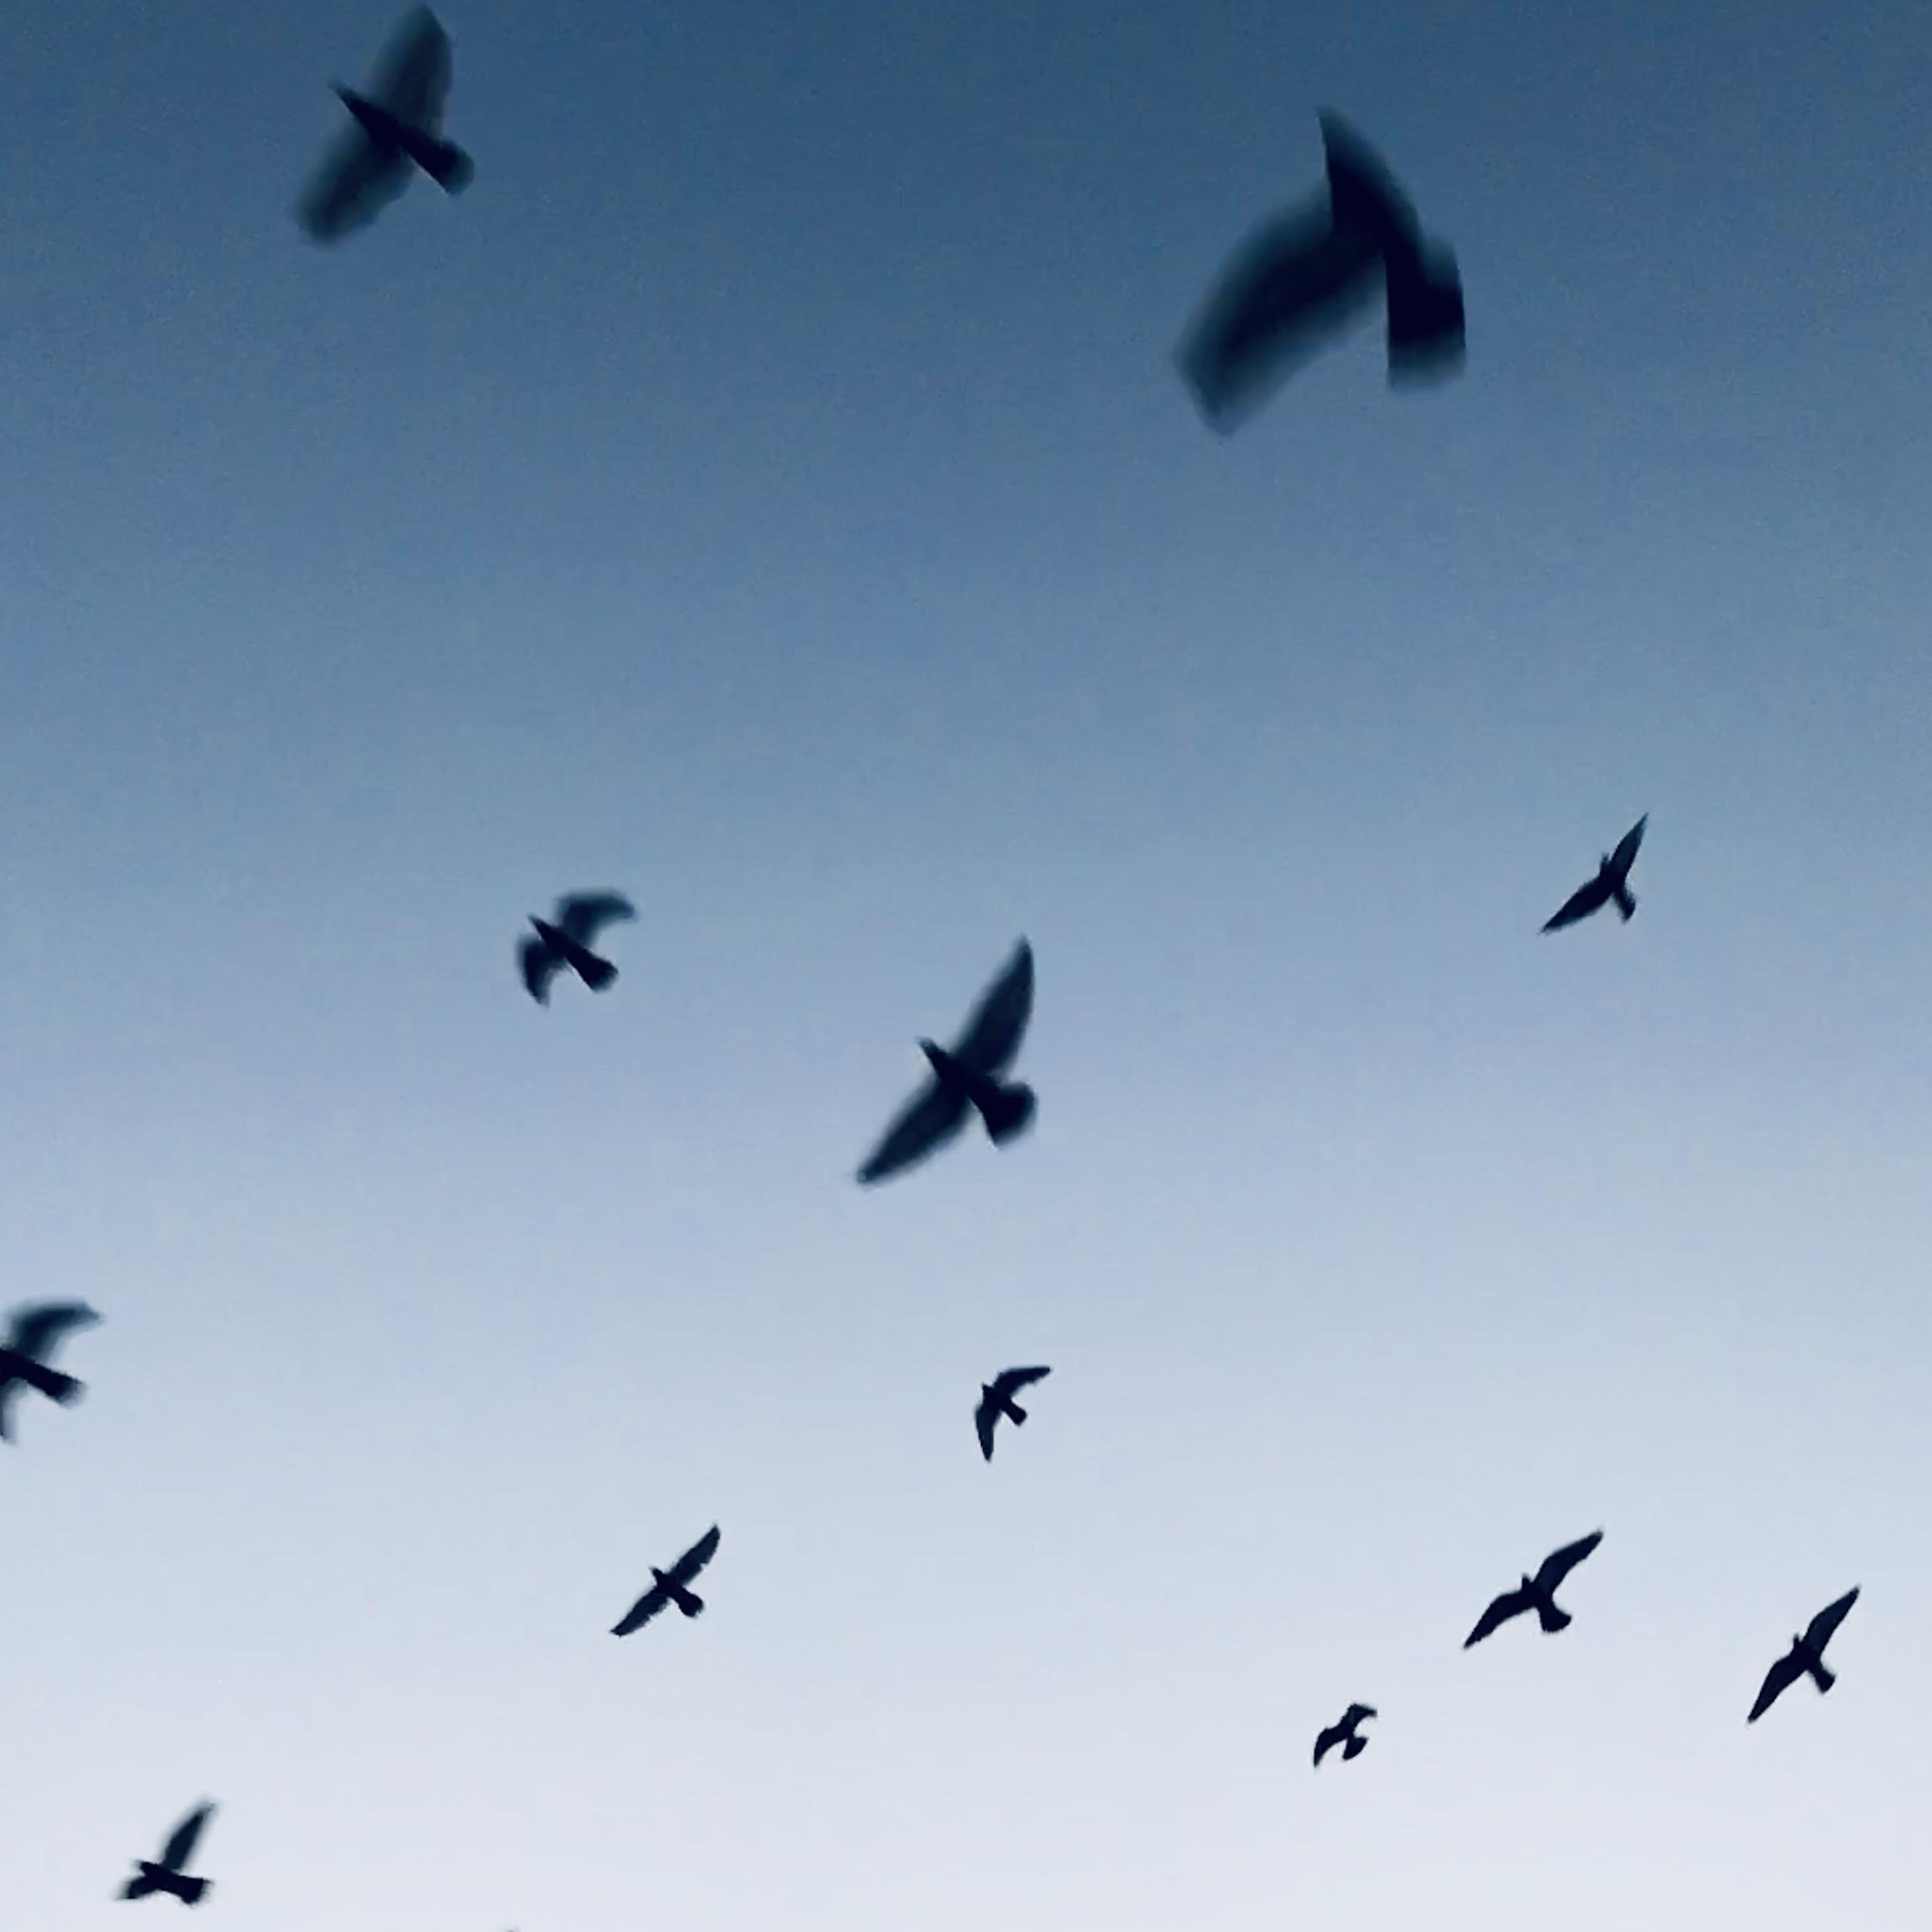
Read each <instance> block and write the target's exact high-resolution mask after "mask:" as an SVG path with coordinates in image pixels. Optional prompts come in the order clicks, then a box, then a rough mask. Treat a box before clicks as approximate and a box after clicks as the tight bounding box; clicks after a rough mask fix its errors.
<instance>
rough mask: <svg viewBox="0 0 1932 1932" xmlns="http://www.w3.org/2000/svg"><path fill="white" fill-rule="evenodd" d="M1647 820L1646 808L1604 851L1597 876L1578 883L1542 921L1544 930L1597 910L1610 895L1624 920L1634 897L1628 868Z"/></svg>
mask: <svg viewBox="0 0 1932 1932" xmlns="http://www.w3.org/2000/svg"><path fill="white" fill-rule="evenodd" d="M1649 823H1650V814H1649V812H1647V811H1646V813H1645V814H1644V815H1643V817H1641V818H1640V819H1639V820H1637V823H1635V824H1634V825H1633V826H1631V829H1629V830H1628V832H1625V834H1624V835H1623V836H1622V838H1619V840H1618V841H1617V849H1616V850H1615V851H1614V852H1606V853H1604V857H1603V862H1602V863H1601V865H1598V868H1597V876H1596V877H1595V878H1594V879H1592V880H1590V882H1589V883H1588V884H1587V885H1582V886H1578V887H1577V889H1576V890H1575V891H1574V892H1572V893H1571V895H1570V896H1569V897H1568V898H1567V899H1565V901H1563V903H1562V905H1561V906H1559V907H1558V908H1557V910H1556V913H1554V915H1553V916H1552V917H1551V918H1550V919H1548V920H1547V921H1546V922H1545V923H1544V928H1543V929H1544V932H1562V929H1564V927H1565V926H1574V925H1575V924H1576V923H1577V921H1578V920H1579V919H1588V918H1589V916H1590V915H1591V913H1593V912H1601V911H1602V910H1603V909H1604V907H1605V906H1607V905H1608V904H1610V902H1611V901H1612V900H1613V899H1614V900H1615V901H1616V907H1617V910H1618V911H1619V913H1622V915H1623V916H1624V919H1625V922H1626V923H1628V921H1629V919H1630V917H1631V914H1632V913H1634V912H1635V911H1636V910H1637V897H1636V895H1635V894H1634V893H1633V892H1631V889H1630V870H1631V866H1633V865H1635V864H1636V863H1637V847H1639V846H1640V845H1641V844H1643V828H1644V827H1645V826H1646V825H1648V824H1649Z"/></svg>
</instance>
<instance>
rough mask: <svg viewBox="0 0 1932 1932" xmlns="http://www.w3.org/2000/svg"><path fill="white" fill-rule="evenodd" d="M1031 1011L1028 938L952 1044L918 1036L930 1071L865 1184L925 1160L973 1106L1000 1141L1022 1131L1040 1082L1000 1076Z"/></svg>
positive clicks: (875, 1155) (865, 1173) (871, 1163)
mask: <svg viewBox="0 0 1932 1932" xmlns="http://www.w3.org/2000/svg"><path fill="white" fill-rule="evenodd" d="M1032 1015H1033V948H1032V947H1031V946H1029V945H1028V944H1027V942H1026V941H1025V940H1024V939H1022V941H1020V943H1019V945H1018V946H1017V947H1015V949H1014V950H1013V958H1012V959H1010V960H1009V961H1008V962H1007V965H1006V966H1005V968H1004V970H1003V971H1001V974H1000V977H998V979H997V980H995V981H994V982H993V983H992V986H989V988H988V989H986V992H985V994H984V995H983V996H982V997H981V998H980V1004H979V1006H978V1007H977V1010H975V1011H974V1014H973V1016H972V1018H971V1019H970V1020H968V1022H967V1023H966V1031H965V1033H963V1034H962V1035H961V1036H960V1037H959V1040H958V1041H957V1042H956V1043H955V1045H954V1046H953V1049H952V1050H951V1051H950V1052H948V1051H947V1049H944V1048H943V1047H940V1046H935V1045H934V1044H933V1043H932V1041H931V1040H921V1041H920V1042H919V1051H920V1052H922V1053H923V1054H924V1055H926V1064H927V1065H928V1066H929V1067H931V1068H932V1079H930V1080H929V1082H927V1083H926V1085H925V1086H924V1087H923V1088H921V1089H920V1090H919V1092H918V1093H917V1094H915V1095H914V1096H913V1098H912V1100H910V1102H908V1103H907V1106H906V1107H905V1109H904V1112H901V1114H900V1115H899V1117H898V1119H897V1120H895V1121H894V1122H893V1123H892V1125H891V1127H889V1128H888V1129H887V1130H886V1136H885V1138H884V1139H883V1140H882V1141H880V1143H879V1145H877V1147H876V1148H874V1149H873V1151H872V1153H871V1157H870V1158H869V1159H868V1160H867V1161H866V1163H865V1166H863V1167H862V1168H860V1169H859V1181H860V1183H861V1184H862V1185H863V1186H866V1187H870V1186H871V1184H873V1183H874V1181H884V1180H886V1179H887V1178H889V1177H890V1176H891V1175H895V1174H901V1173H903V1172H904V1171H905V1169H907V1168H909V1167H911V1166H915V1165H916V1163H919V1162H920V1161H922V1160H925V1159H926V1157H927V1156H928V1155H929V1154H932V1153H934V1152H935V1151H937V1150H938V1148H941V1147H943V1146H944V1145H945V1144H946V1143H947V1142H948V1141H950V1139H952V1138H953V1136H954V1135H956V1133H959V1130H960V1129H961V1128H962V1127H964V1126H965V1124H966V1118H967V1116H968V1114H969V1113H970V1112H972V1111H973V1110H974V1109H977V1110H978V1112H979V1115H980V1118H981V1119H982V1120H983V1121H985V1122H986V1133H987V1137H988V1138H989V1139H990V1140H991V1141H992V1143H993V1145H995V1147H1004V1146H1005V1145H1006V1144H1007V1142H1008V1141H1010V1140H1011V1139H1013V1138H1014V1137H1015V1136H1016V1135H1018V1134H1020V1133H1024V1132H1025V1130H1026V1128H1027V1127H1028V1125H1029V1124H1031V1121H1032V1119H1033V1117H1034V1108H1035V1106H1036V1104H1037V1103H1036V1101H1035V1098H1034V1091H1033V1089H1032V1088H1031V1087H1028V1086H1027V1085H1025V1083H1024V1082H1019V1081H1013V1082H1007V1081H1004V1080H1002V1079H1001V1077H1000V1076H1001V1075H1002V1074H1003V1073H1005V1071H1006V1070H1007V1067H1010V1065H1011V1064H1013V1057H1014V1056H1015V1055H1016V1054H1017V1053H1018V1052H1019V1046H1020V1041H1021V1040H1022V1037H1024V1036H1025V1033H1026V1029H1027V1022H1028V1019H1031V1017H1032Z"/></svg>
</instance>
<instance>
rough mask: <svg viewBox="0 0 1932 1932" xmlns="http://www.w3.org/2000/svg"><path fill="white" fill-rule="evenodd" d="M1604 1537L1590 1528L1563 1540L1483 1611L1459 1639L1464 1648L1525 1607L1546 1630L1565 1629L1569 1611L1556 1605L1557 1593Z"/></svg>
mask: <svg viewBox="0 0 1932 1932" xmlns="http://www.w3.org/2000/svg"><path fill="white" fill-rule="evenodd" d="M1603 1540H1604V1532H1602V1531H1601V1529H1597V1530H1592V1532H1590V1534H1589V1535H1588V1536H1586V1537H1584V1538H1583V1539H1582V1540H1581V1541H1579V1542H1576V1543H1566V1544H1565V1545H1564V1546H1563V1547H1562V1549H1561V1550H1558V1551H1557V1552H1556V1554H1555V1555H1554V1556H1546V1557H1545V1558H1544V1559H1543V1565H1542V1568H1541V1569H1539V1570H1538V1571H1537V1573H1536V1574H1535V1576H1534V1577H1525V1578H1524V1579H1523V1581H1522V1583H1520V1584H1519V1585H1518V1586H1517V1587H1516V1589H1514V1590H1505V1592H1503V1594H1502V1595H1501V1596H1500V1597H1499V1598H1497V1599H1496V1601H1495V1602H1494V1603H1493V1604H1491V1605H1490V1607H1489V1608H1488V1609H1487V1610H1485V1611H1484V1613H1483V1614H1482V1616H1481V1619H1480V1620H1479V1621H1478V1623H1477V1625H1476V1628H1475V1629H1474V1630H1472V1631H1471V1632H1470V1633H1469V1635H1468V1636H1467V1637H1465V1638H1464V1639H1463V1649H1465V1650H1467V1649H1469V1646H1470V1645H1472V1643H1481V1642H1482V1640H1484V1637H1487V1636H1488V1635H1489V1634H1490V1632H1491V1631H1493V1630H1495V1629H1497V1628H1499V1626H1501V1625H1504V1624H1506V1623H1508V1622H1509V1620H1510V1619H1511V1618H1512V1617H1520V1616H1523V1613H1525V1612H1526V1611H1528V1610H1534V1611H1535V1613H1536V1616H1537V1621H1538V1622H1539V1623H1541V1625H1542V1626H1543V1628H1544V1630H1545V1631H1560V1630H1566V1629H1568V1628H1569V1624H1570V1613H1569V1612H1568V1610H1559V1609H1558V1608H1557V1607H1556V1592H1557V1591H1558V1589H1559V1588H1561V1586H1562V1582H1563V1580H1564V1578H1565V1577H1567V1576H1568V1575H1569V1574H1570V1573H1571V1571H1573V1570H1574V1569H1575V1568H1576V1567H1577V1565H1578V1564H1580V1562H1583V1559H1584V1558H1585V1557H1586V1556H1589V1553H1590V1552H1591V1551H1592V1550H1594V1549H1595V1548H1596V1547H1597V1545H1598V1544H1600V1543H1601V1542H1602V1541H1603Z"/></svg>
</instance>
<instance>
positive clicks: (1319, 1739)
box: [1315, 1724, 1349, 1769]
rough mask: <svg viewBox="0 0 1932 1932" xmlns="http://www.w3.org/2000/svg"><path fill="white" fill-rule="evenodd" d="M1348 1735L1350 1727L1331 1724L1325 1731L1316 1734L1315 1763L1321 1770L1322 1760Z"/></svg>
mask: <svg viewBox="0 0 1932 1932" xmlns="http://www.w3.org/2000/svg"><path fill="white" fill-rule="evenodd" d="M1348 1735H1349V1727H1348V1726H1347V1725H1346V1724H1331V1725H1330V1726H1329V1727H1328V1729H1327V1730H1325V1731H1322V1732H1319V1733H1317V1734H1316V1739H1315V1763H1316V1768H1317V1769H1319V1768H1320V1766H1321V1763H1322V1760H1323V1759H1324V1758H1325V1757H1327V1756H1328V1754H1329V1753H1330V1752H1331V1751H1333V1750H1334V1748H1335V1747H1336V1746H1337V1745H1339V1744H1340V1742H1342V1740H1343V1739H1344V1738H1346V1736H1348Z"/></svg>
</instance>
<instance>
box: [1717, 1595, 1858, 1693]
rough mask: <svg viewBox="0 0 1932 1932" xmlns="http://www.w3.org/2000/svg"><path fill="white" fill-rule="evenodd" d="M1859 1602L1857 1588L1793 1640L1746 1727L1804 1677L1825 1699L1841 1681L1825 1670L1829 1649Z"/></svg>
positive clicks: (1767, 1678) (1773, 1669)
mask: <svg viewBox="0 0 1932 1932" xmlns="http://www.w3.org/2000/svg"><path fill="white" fill-rule="evenodd" d="M1857 1601H1858V1591H1857V1590H1856V1589H1855V1588H1854V1589H1849V1590H1847V1591H1846V1592H1845V1594H1844V1595H1843V1596H1842V1597H1841V1598H1839V1599H1838V1601H1837V1602H1836V1603H1835V1604H1827V1605H1826V1607H1825V1608H1824V1609H1823V1610H1820V1612H1819V1613H1818V1614H1817V1616H1815V1617H1814V1618H1813V1619H1811V1622H1809V1623H1808V1624H1807V1625H1805V1634H1804V1635H1803V1636H1802V1637H1793V1639H1792V1640H1791V1648H1790V1649H1789V1650H1788V1651H1787V1652H1785V1654H1784V1655H1783V1656H1782V1657H1781V1658H1779V1659H1778V1661H1777V1662H1776V1663H1775V1664H1773V1665H1772V1667H1771V1668H1770V1670H1769V1671H1767V1672H1766V1674H1765V1679H1764V1686H1763V1689H1761V1690H1760V1691H1759V1692H1758V1694H1757V1703H1755V1704H1754V1705H1753V1706H1751V1715H1750V1716H1749V1717H1748V1718H1746V1719H1745V1723H1746V1724H1756V1723H1757V1721H1758V1720H1759V1718H1761V1717H1763V1715H1764V1714H1765V1713H1766V1712H1767V1711H1768V1710H1769V1709H1771V1707H1772V1705H1774V1704H1775V1703H1777V1702H1778V1699H1779V1698H1781V1697H1783V1696H1784V1694H1785V1692H1786V1691H1789V1690H1790V1688H1791V1687H1792V1685H1794V1684H1796V1682H1798V1680H1799V1678H1801V1677H1803V1676H1807V1675H1808V1676H1810V1678H1811V1681H1812V1682H1813V1683H1814V1684H1815V1685H1817V1687H1818V1691H1819V1694H1820V1696H1821V1697H1822V1696H1823V1694H1824V1693H1825V1692H1826V1691H1829V1690H1830V1689H1831V1688H1832V1685H1834V1684H1835V1683H1837V1682H1838V1678H1837V1676H1835V1674H1834V1673H1832V1672H1831V1671H1829V1670H1826V1668H1825V1646H1826V1645H1827V1644H1828V1643H1830V1642H1831V1641H1832V1634H1833V1632H1834V1631H1836V1630H1837V1629H1838V1626H1839V1625H1841V1623H1843V1622H1844V1621H1845V1618H1846V1613H1848V1612H1849V1610H1850V1609H1851V1607H1852V1605H1853V1604H1855V1603H1856V1602H1857Z"/></svg>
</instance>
